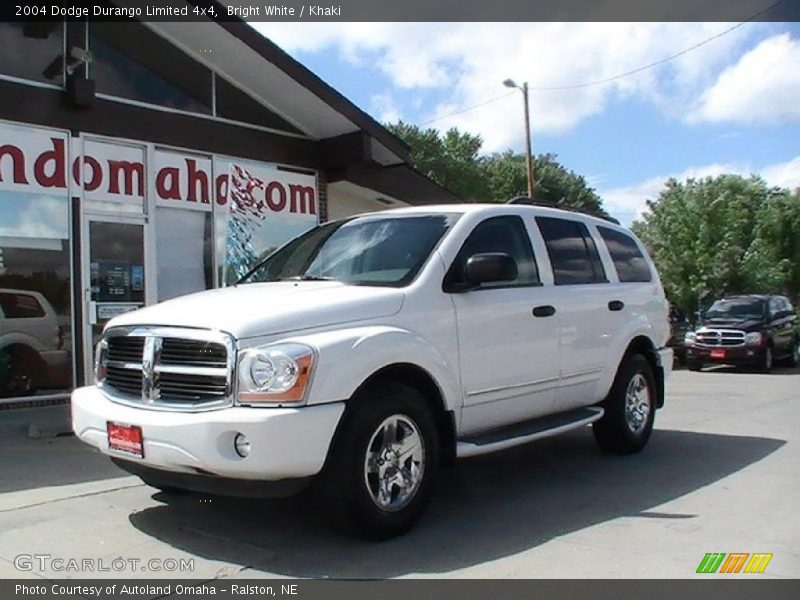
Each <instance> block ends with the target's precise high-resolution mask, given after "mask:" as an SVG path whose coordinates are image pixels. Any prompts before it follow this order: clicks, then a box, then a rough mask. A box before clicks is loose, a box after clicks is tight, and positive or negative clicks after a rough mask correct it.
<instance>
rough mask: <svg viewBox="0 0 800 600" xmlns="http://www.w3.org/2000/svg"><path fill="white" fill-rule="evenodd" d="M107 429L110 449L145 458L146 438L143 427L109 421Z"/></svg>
mask: <svg viewBox="0 0 800 600" xmlns="http://www.w3.org/2000/svg"><path fill="white" fill-rule="evenodd" d="M106 429H107V431H108V447H109V449H111V450H115V451H116V452H122V453H124V454H132V455H133V456H138V457H139V458H144V438H143V437H142V428H141V427H138V426H136V425H122V424H120V423H112V422H111V421H108V422H107V423H106Z"/></svg>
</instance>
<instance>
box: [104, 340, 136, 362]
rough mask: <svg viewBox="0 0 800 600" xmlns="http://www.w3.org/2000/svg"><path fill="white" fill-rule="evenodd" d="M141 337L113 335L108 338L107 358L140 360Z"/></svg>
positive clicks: (126, 360) (123, 360) (125, 360)
mask: <svg viewBox="0 0 800 600" xmlns="http://www.w3.org/2000/svg"><path fill="white" fill-rule="evenodd" d="M143 350H144V338H143V337H114V338H110V339H109V340H108V360H110V361H111V360H117V361H122V362H142V351H143Z"/></svg>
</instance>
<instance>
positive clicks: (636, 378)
mask: <svg viewBox="0 0 800 600" xmlns="http://www.w3.org/2000/svg"><path fill="white" fill-rule="evenodd" d="M690 368H691V367H690ZM656 400H657V395H656V381H655V377H654V376H653V370H652V369H651V368H650V364H649V363H648V362H647V359H646V358H645V357H644V356H642V355H641V354H631V355H629V356H628V357H627V358H625V359H624V362H623V363H622V366H621V367H620V368H619V371H618V372H617V376H616V378H615V379H614V384H613V385H612V386H611V391H610V392H609V394H608V396H607V397H606V399H605V401H604V402H603V408H604V409H605V414H604V415H603V417H602V418H601V419H600V420H599V421H597V422H595V423H594V425H592V431H593V432H594V437H595V439H596V440H597V442H598V444H600V447H601V448H603V450H605V451H607V452H611V453H614V454H634V453H636V452H639V451H641V450H642V448H644V447H645V445H646V444H647V440H649V439H650V434H651V433H652V431H653V422H654V420H655V412H656Z"/></svg>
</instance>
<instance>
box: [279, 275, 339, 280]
mask: <svg viewBox="0 0 800 600" xmlns="http://www.w3.org/2000/svg"><path fill="white" fill-rule="evenodd" d="M285 281H336V278H334V277H318V276H317V275H299V276H297V277H287V278H286V280H285Z"/></svg>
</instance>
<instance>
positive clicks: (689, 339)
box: [683, 331, 697, 346]
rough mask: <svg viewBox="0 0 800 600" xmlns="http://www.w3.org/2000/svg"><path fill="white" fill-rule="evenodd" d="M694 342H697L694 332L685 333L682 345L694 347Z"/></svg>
mask: <svg viewBox="0 0 800 600" xmlns="http://www.w3.org/2000/svg"><path fill="white" fill-rule="evenodd" d="M695 341H697V334H696V333H695V332H694V331H687V332H686V335H685V336H684V338H683V343H684V345H686V346H694V343H695Z"/></svg>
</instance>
